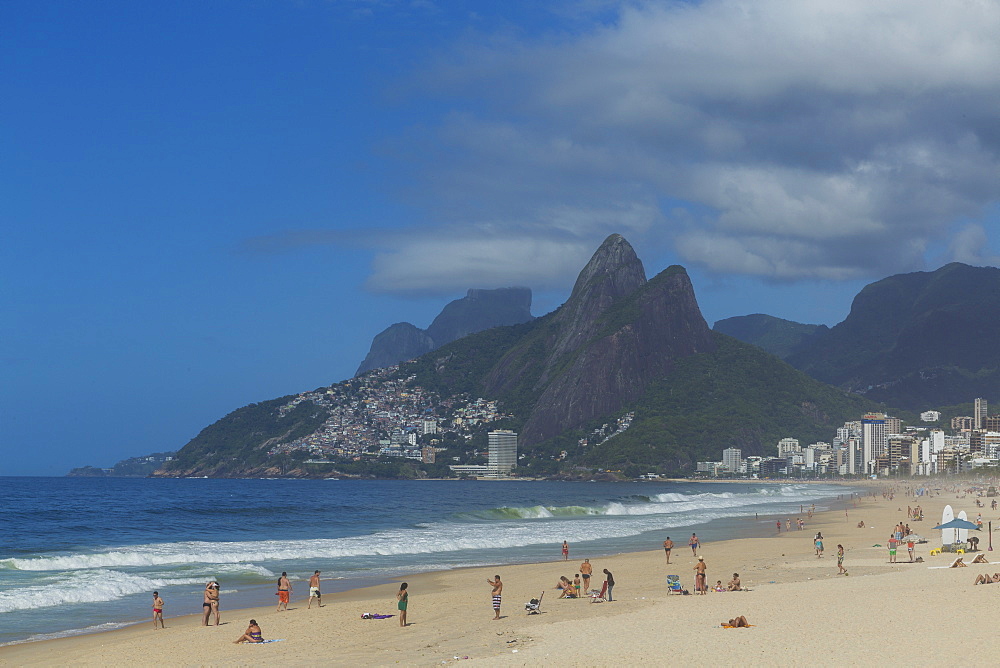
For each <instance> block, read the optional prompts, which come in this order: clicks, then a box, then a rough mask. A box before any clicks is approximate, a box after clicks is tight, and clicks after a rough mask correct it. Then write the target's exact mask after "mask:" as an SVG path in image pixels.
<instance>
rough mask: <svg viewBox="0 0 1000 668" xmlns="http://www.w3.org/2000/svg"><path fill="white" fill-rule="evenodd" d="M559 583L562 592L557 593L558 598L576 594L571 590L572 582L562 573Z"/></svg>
mask: <svg viewBox="0 0 1000 668" xmlns="http://www.w3.org/2000/svg"><path fill="white" fill-rule="evenodd" d="M559 584H560V585H562V586H561V589H562V593H560V594H559V598H576V594H575V593H574V592H573V583H572V582H570V581H569V578H568V577H566V576H565V575H563V576H562V577H560V578H559Z"/></svg>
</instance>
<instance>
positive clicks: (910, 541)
mask: <svg viewBox="0 0 1000 668" xmlns="http://www.w3.org/2000/svg"><path fill="white" fill-rule="evenodd" d="M913 547H914V546H913V538H912V537H908V539H907V541H906V553H907V554H909V555H910V563H911V564H912V563H913Z"/></svg>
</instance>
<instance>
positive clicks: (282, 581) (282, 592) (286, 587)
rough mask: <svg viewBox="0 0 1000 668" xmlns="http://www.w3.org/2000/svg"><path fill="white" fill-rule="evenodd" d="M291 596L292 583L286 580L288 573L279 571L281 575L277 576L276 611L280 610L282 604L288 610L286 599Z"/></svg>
mask: <svg viewBox="0 0 1000 668" xmlns="http://www.w3.org/2000/svg"><path fill="white" fill-rule="evenodd" d="M291 596H292V583H291V582H289V581H288V573H286V572H285V571H281V577H280V578H278V610H277V611H278V612H281V610H282V606H283V607H284V609H285V610H286V611H287V610H288V599H289V598H291Z"/></svg>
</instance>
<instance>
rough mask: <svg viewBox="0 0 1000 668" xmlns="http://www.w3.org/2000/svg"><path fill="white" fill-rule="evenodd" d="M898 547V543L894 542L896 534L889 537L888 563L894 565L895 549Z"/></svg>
mask: <svg viewBox="0 0 1000 668" xmlns="http://www.w3.org/2000/svg"><path fill="white" fill-rule="evenodd" d="M898 545H899V541H898V540H896V534H892V535H891V536H889V563H890V564H894V563H896V548H897V546H898Z"/></svg>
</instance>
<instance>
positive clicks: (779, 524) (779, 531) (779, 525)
mask: <svg viewBox="0 0 1000 668" xmlns="http://www.w3.org/2000/svg"><path fill="white" fill-rule="evenodd" d="M775 524H777V525H778V533H781V520H778V521H777V522H775Z"/></svg>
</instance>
